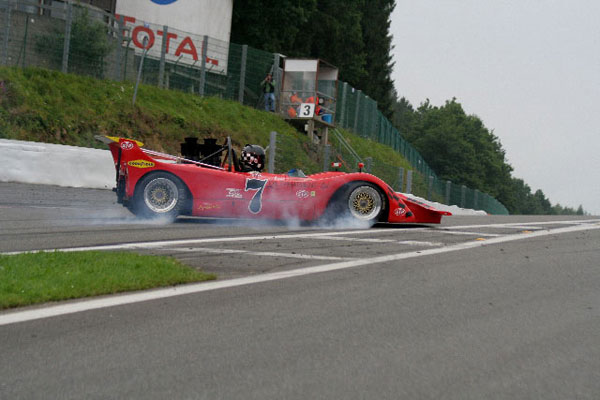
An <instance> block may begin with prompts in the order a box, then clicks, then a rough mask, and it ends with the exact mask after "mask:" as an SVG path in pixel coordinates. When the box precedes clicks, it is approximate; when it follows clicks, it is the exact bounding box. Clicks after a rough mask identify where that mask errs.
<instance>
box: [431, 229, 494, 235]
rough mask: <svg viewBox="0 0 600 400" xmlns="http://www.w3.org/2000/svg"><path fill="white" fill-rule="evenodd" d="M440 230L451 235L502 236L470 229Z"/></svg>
mask: <svg viewBox="0 0 600 400" xmlns="http://www.w3.org/2000/svg"><path fill="white" fill-rule="evenodd" d="M440 232H444V233H447V234H449V235H467V236H489V237H498V236H502V235H501V234H499V233H482V232H469V231H448V230H445V229H441V230H440Z"/></svg>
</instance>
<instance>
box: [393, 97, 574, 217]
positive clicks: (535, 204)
mask: <svg viewBox="0 0 600 400" xmlns="http://www.w3.org/2000/svg"><path fill="white" fill-rule="evenodd" d="M393 122H394V124H395V125H396V126H397V127H398V129H399V130H400V132H401V133H402V134H403V136H404V137H405V138H406V139H407V140H408V141H409V142H411V144H412V145H413V146H414V147H415V148H416V149H417V150H418V151H419V152H420V153H421V155H422V156H423V158H424V159H425V161H426V162H427V163H428V164H429V165H430V166H431V168H432V169H433V170H434V171H436V173H437V175H438V177H439V178H441V179H443V180H450V181H452V182H454V183H456V184H461V185H466V186H468V187H470V188H474V189H478V190H479V191H481V192H484V193H487V194H489V195H491V196H492V197H495V198H496V199H497V200H498V201H500V202H501V203H502V204H503V205H504V206H505V207H506V208H507V209H508V211H509V212H510V213H511V214H575V213H577V212H581V214H584V211H583V209H581V207H580V210H577V211H575V210H573V209H570V208H564V207H562V206H560V205H556V206H552V204H551V203H550V201H549V200H548V199H547V198H546V196H545V195H544V193H543V192H542V191H541V190H537V191H536V192H535V193H532V191H531V188H530V187H529V186H528V185H527V184H525V182H524V181H523V180H521V179H516V178H513V177H512V176H511V173H512V171H513V168H512V167H511V166H510V164H508V163H507V161H506V157H505V151H504V149H503V148H502V145H501V143H500V141H499V139H498V137H497V136H495V135H494V134H493V132H491V131H490V130H488V129H487V128H486V127H485V126H484V124H483V121H481V119H480V118H479V117H477V116H475V115H466V113H465V112H464V110H463V108H462V106H461V105H460V103H458V102H457V101H456V99H452V100H451V101H446V104H444V105H443V106H441V107H435V106H432V105H431V104H430V103H429V100H427V101H425V102H424V103H423V104H421V106H420V107H419V108H418V109H416V110H415V109H414V108H413V107H412V105H411V104H410V103H409V102H408V101H407V100H406V99H405V98H401V99H400V100H396V101H395V104H394V117H393Z"/></svg>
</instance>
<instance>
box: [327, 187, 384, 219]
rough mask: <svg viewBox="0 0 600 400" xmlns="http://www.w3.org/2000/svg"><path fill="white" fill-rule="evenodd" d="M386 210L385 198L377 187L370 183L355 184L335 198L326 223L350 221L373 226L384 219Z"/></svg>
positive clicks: (339, 192) (343, 189)
mask: <svg viewBox="0 0 600 400" xmlns="http://www.w3.org/2000/svg"><path fill="white" fill-rule="evenodd" d="M385 210H386V202H385V196H384V195H383V194H382V192H381V190H380V189H379V188H378V187H377V186H375V185H373V184H372V183H369V182H362V181H360V182H353V183H351V184H349V185H346V186H345V187H343V188H342V189H341V190H340V191H338V192H337V193H336V195H334V196H333V198H332V199H331V201H330V203H329V206H328V208H327V211H326V214H325V221H327V222H333V221H338V220H342V219H350V220H354V221H360V222H366V223H368V224H370V225H373V224H375V223H376V222H378V221H380V220H381V219H382V216H383V214H384V211H385Z"/></svg>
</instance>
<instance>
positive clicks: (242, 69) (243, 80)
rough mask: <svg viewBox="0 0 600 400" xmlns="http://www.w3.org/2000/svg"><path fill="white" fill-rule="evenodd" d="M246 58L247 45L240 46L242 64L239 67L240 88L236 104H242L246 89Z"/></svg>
mask: <svg viewBox="0 0 600 400" xmlns="http://www.w3.org/2000/svg"><path fill="white" fill-rule="evenodd" d="M247 58H248V45H247V44H245V45H243V46H242V63H241V65H240V87H239V90H238V102H239V103H240V104H244V88H245V87H246V60H247Z"/></svg>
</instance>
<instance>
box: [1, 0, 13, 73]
mask: <svg viewBox="0 0 600 400" xmlns="http://www.w3.org/2000/svg"><path fill="white" fill-rule="evenodd" d="M11 3H12V1H7V2H6V13H5V14H4V40H3V43H2V65H8V37H9V36H10V13H11V11H12V10H11Z"/></svg>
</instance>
